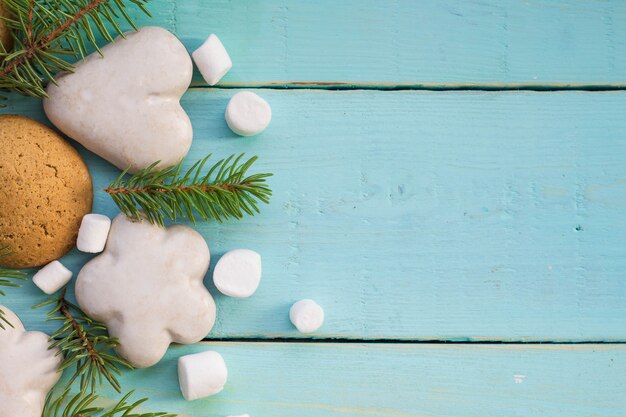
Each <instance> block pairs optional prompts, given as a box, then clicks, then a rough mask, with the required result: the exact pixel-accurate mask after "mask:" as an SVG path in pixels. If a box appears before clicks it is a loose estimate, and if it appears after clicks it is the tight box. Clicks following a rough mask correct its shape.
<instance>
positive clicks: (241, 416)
mask: <svg viewBox="0 0 626 417" xmlns="http://www.w3.org/2000/svg"><path fill="white" fill-rule="evenodd" d="M228 417H250V416H249V415H248V414H242V415H240V416H228Z"/></svg>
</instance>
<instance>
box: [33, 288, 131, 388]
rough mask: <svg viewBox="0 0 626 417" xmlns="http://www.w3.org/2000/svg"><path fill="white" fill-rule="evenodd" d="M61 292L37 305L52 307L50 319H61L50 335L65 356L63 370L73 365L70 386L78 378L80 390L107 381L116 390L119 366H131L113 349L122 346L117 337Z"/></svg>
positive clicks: (49, 314)
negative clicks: (109, 333) (112, 335)
mask: <svg viewBox="0 0 626 417" xmlns="http://www.w3.org/2000/svg"><path fill="white" fill-rule="evenodd" d="M65 292H66V290H65V289H64V290H63V291H62V292H61V295H60V296H58V297H55V298H51V299H49V300H47V301H45V302H43V303H41V304H38V305H36V306H35V307H34V308H38V307H43V306H48V305H51V306H52V310H50V312H49V313H48V319H47V321H55V322H59V323H60V326H59V328H58V329H57V330H56V331H55V332H54V333H52V335H51V336H50V342H51V348H58V349H59V350H60V352H59V354H62V355H63V356H64V358H63V361H62V362H61V365H60V367H59V370H60V371H64V370H66V369H68V368H74V373H73V374H72V376H71V377H70V379H69V381H68V383H67V386H68V387H69V386H70V385H72V384H73V383H74V381H76V380H78V381H79V387H80V390H81V392H84V393H94V392H95V389H96V387H97V386H98V385H99V384H102V383H103V382H104V381H105V380H106V381H108V382H109V384H111V386H112V387H113V388H114V389H115V390H116V391H117V392H121V391H122V389H121V386H120V383H119V381H118V379H117V377H118V376H119V375H120V369H119V368H120V367H126V368H129V369H132V365H131V364H130V363H128V361H126V360H125V359H122V358H120V357H118V356H117V355H115V354H114V353H113V352H112V351H113V349H114V348H116V347H117V346H118V345H119V341H118V340H117V338H114V337H111V336H109V335H108V332H107V329H106V327H105V326H104V325H103V324H102V323H99V322H97V321H94V320H92V319H90V318H89V317H87V315H85V313H83V312H82V311H81V309H80V308H79V307H78V306H76V305H74V304H72V303H70V302H69V301H68V300H67V299H66V298H65Z"/></svg>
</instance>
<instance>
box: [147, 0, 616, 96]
mask: <svg viewBox="0 0 626 417" xmlns="http://www.w3.org/2000/svg"><path fill="white" fill-rule="evenodd" d="M150 10H151V11H152V12H153V14H154V19H148V18H146V17H143V16H139V23H140V24H143V25H159V26H164V27H166V28H168V29H170V30H172V31H173V32H174V33H176V34H177V35H178V36H179V37H180V38H181V39H182V41H183V42H184V43H185V44H186V45H187V47H188V48H189V49H190V50H193V49H195V48H196V47H197V46H199V45H200V43H201V42H202V41H204V39H206V37H207V36H208V34H209V33H211V32H214V33H217V34H218V35H219V36H220V38H221V39H222V41H223V42H224V44H225V46H226V47H227V49H228V51H229V52H230V54H231V56H232V59H233V62H234V67H233V69H232V70H231V72H230V73H229V74H228V75H227V76H226V77H225V78H224V82H225V83H227V84H228V83H240V84H250V83H256V84H267V83H273V82H278V83H279V84H289V83H290V82H294V81H296V82H297V81H305V82H306V81H317V82H320V81H321V82H328V81H332V82H337V81H343V82H347V83H349V84H350V83H364V82H365V83H367V82H370V83H388V84H398V83H403V84H420V85H422V84H427V85H428V84H536V85H544V84H558V85H567V84H583V85H586V84H601V85H604V84H621V85H626V75H625V74H626V3H624V2H623V1H621V0H607V1H593V2H584V1H578V0H563V1H558V2H554V1H549V0H528V1H519V0H488V1H484V0H480V1H478V0H470V1H463V2H459V1H454V0H443V1H441V0H425V1H419V2H416V1H414V0H389V1H379V0H358V1H335V0H317V1H306V0H278V1H256V0H212V1H206V0H186V1H185V2H180V1H175V0H153V1H151V2H150ZM196 80H198V81H200V78H199V77H196Z"/></svg>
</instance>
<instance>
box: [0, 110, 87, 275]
mask: <svg viewBox="0 0 626 417" xmlns="http://www.w3.org/2000/svg"><path fill="white" fill-rule="evenodd" d="M0 143H1V144H2V146H0V247H3V246H7V245H8V246H9V249H10V251H11V252H13V253H12V254H11V255H9V256H7V257H4V258H0V265H2V266H5V267H9V268H31V267H36V266H40V265H44V264H46V263H48V262H51V261H53V260H55V259H58V258H60V257H61V256H63V255H65V254H66V253H67V252H68V251H69V250H70V249H72V247H73V246H74V245H75V243H76V236H77V234H78V228H79V227H80V222H81V220H82V218H83V216H84V215H85V214H87V213H89V212H91V204H92V201H93V190H92V186H91V176H90V175H89V170H88V169H87V166H86V165H85V162H84V161H83V160H82V158H81V157H80V155H79V154H78V152H77V151H76V149H74V148H73V147H72V146H71V145H70V144H69V143H67V142H66V141H65V140H64V139H63V138H62V137H61V136H59V135H58V134H57V133H56V132H54V131H53V130H52V129H50V128H48V127H47V126H45V125H43V124H41V123H39V122H37V121H35V120H32V119H29V118H27V117H23V116H16V115H0Z"/></svg>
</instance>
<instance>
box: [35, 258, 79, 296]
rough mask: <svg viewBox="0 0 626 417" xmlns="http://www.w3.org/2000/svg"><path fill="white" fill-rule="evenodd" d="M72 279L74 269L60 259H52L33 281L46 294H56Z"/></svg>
mask: <svg viewBox="0 0 626 417" xmlns="http://www.w3.org/2000/svg"><path fill="white" fill-rule="evenodd" d="M71 279H72V271H70V270H69V269H67V268H66V267H64V266H63V264H62V263H61V262H59V261H52V262H50V263H49V264H48V265H46V266H44V267H43V268H41V269H40V270H39V271H38V272H37V273H36V274H35V275H34V276H33V283H34V284H35V285H36V286H38V287H39V289H40V290H41V291H43V292H45V293H46V294H54V293H55V292H57V291H59V290H60V289H61V288H63V287H64V286H65V285H66V284H67V283H68V282H70V280H71Z"/></svg>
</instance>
